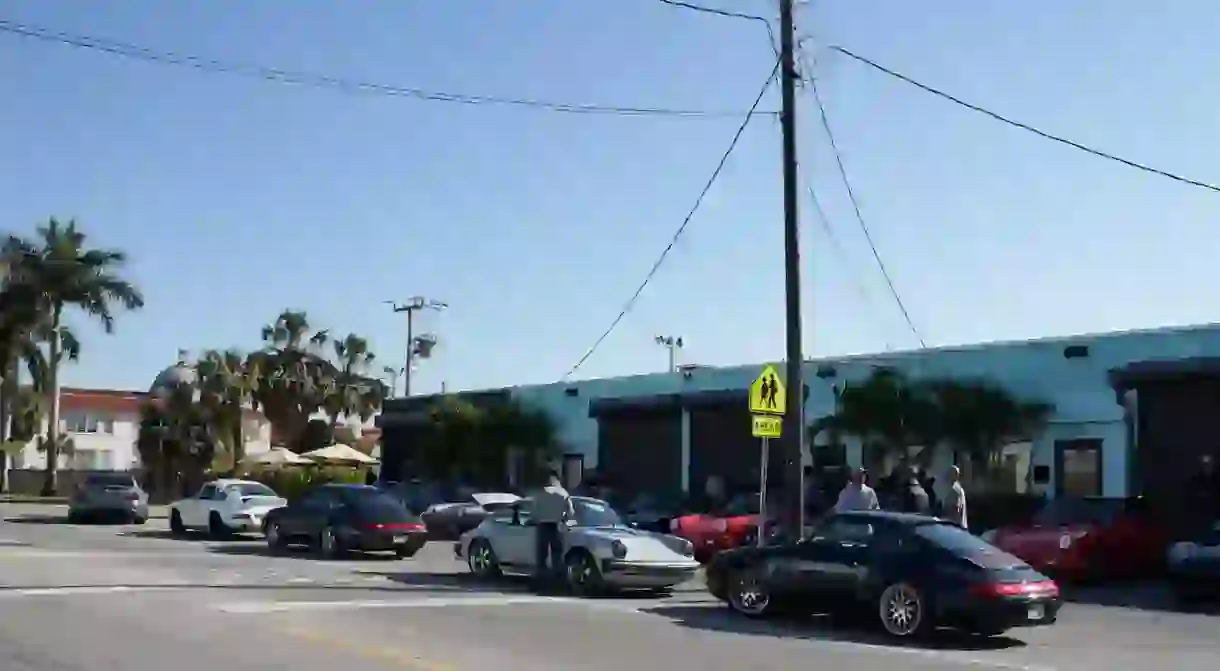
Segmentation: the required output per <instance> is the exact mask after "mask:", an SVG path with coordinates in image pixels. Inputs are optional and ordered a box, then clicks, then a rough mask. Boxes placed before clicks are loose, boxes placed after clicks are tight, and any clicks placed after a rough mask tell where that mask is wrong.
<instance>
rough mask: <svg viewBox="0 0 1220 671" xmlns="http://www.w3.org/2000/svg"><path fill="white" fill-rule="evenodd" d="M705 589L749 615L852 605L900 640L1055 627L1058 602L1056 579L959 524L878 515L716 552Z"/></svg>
mask: <svg viewBox="0 0 1220 671" xmlns="http://www.w3.org/2000/svg"><path fill="white" fill-rule="evenodd" d="M707 585H708V590H709V591H710V592H711V593H712V594H713V595H714V596H716V597H717V598H719V599H721V600H723V601H726V602H728V604H729V606H730V608H732V609H733V610H734V611H737V612H739V613H741V614H743V615H747V616H750V617H759V616H763V615H767V614H769V613H771V612H772V611H775V610H785V611H793V610H796V611H804V612H827V611H831V612H834V611H848V612H854V613H859V614H864V615H866V616H867V618H868V619H869V620H870V621H875V622H878V623H879V624H880V625H881V626H882V628H883V629H884V630H885V631H886V632H887V633H889V634H891V635H893V636H899V637H912V636H920V635H923V634H926V633H929V632H930V631H932V630H933V629H935V628H936V627H941V626H943V627H953V628H957V629H963V630H967V631H971V632H974V633H979V634H983V635H986V636H996V635H999V634H1001V633H1003V632H1005V631H1007V630H1008V629H1011V628H1014V627H1028V626H1039V625H1049V624H1052V623H1054V622H1055V619H1056V617H1057V616H1058V613H1059V607H1060V605H1061V601H1060V597H1059V587H1058V585H1056V584H1055V583H1054V581H1052V580H1050V579H1049V578H1047V577H1046V576H1044V575H1042V574H1040V573H1038V572H1037V571H1035V570H1034V569H1032V568H1030V566H1029V565H1028V564H1026V563H1025V562H1023V561H1021V560H1020V559H1017V558H1016V557H1014V556H1012V555H1010V554H1008V553H1006V552H1004V551H1002V550H1000V549H998V548H996V547H994V546H992V545H991V544H989V543H987V542H986V541H984V540H982V539H980V538H978V537H977V536H974V535H971V534H970V533H969V532H967V531H965V530H964V529H962V528H961V527H958V526H956V525H954V524H951V523H949V522H946V521H944V520H940V519H937V518H934V517H926V516H923V515H908V514H904V513H889V512H881V511H870V512H846V513H839V514H834V515H831V516H830V517H828V518H826V519H824V520H823V521H822V522H821V523H820V524H819V525H818V526H817V527H815V528H814V530H813V532H812V534H811V535H810V536H808V537H807V538H805V539H803V540H800V541H797V542H795V543H782V544H777V545H771V546H766V547H761V548H757V547H756V548H739V549H735V550H729V551H726V552H722V553H719V554H717V555H716V556H715V557H714V558H713V559H712V561H711V563H710V564H708V567H707Z"/></svg>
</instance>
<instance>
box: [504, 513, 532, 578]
mask: <svg viewBox="0 0 1220 671" xmlns="http://www.w3.org/2000/svg"><path fill="white" fill-rule="evenodd" d="M532 513H533V502H532V501H518V502H517V504H516V505H514V506H513V514H512V516H511V517H510V518H509V523H508V524H507V525H505V527H504V528H503V529H500V531H501V534H500V537H499V538H498V539H497V541H498V542H497V545H498V546H499V547H498V548H496V554H497V556H499V557H500V561H501V562H504V563H506V564H512V565H514V566H519V567H526V568H533V566H534V534H535V533H536V532H537V527H536V526H535V525H534V520H533V514H532Z"/></svg>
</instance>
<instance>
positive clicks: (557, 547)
mask: <svg viewBox="0 0 1220 671" xmlns="http://www.w3.org/2000/svg"><path fill="white" fill-rule="evenodd" d="M574 514H575V510H574V509H573V508H572V496H571V495H570V494H568V490H566V489H564V488H563V484H562V483H561V481H560V479H559V474H558V473H556V472H554V471H551V474H550V476H548V478H547V484H546V486H545V487H543V488H542V490H541V491H539V492H538V493H537V494H535V495H534V511H533V517H534V523H535V526H534V529H535V535H534V582H535V583H536V586H537V587H538V588H546V587H548V586H550V585H554V584H558V583H559V582H560V581H562V580H563V571H564V566H563V535H562V533H563V532H562V529H563V528H564V527H565V526H566V523H567V521H568V520H570V519H572V516H573V515H574ZM548 559H549V560H550V564H549V568H550V570H549V571H548V570H547V568H548V563H547V560H548Z"/></svg>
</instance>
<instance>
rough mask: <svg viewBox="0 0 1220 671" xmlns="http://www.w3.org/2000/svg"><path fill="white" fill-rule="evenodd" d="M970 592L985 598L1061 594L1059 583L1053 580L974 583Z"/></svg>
mask: <svg viewBox="0 0 1220 671" xmlns="http://www.w3.org/2000/svg"><path fill="white" fill-rule="evenodd" d="M970 592H971V593H972V594H974V595H975V596H978V597H983V598H985V599H996V598H1001V597H1006V596H1059V585H1056V584H1055V581H1053V580H1039V581H1037V582H989V583H983V584H979V585H974V586H972V587H971V588H970Z"/></svg>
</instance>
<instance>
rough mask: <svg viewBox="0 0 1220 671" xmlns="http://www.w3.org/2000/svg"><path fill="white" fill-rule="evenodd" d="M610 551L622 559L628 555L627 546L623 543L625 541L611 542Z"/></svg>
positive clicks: (615, 556) (616, 557)
mask: <svg viewBox="0 0 1220 671" xmlns="http://www.w3.org/2000/svg"><path fill="white" fill-rule="evenodd" d="M610 553H611V554H613V555H614V558H615V559H622V558H623V557H626V556H627V546H626V545H624V544H623V541H614V542H613V543H611V544H610Z"/></svg>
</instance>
